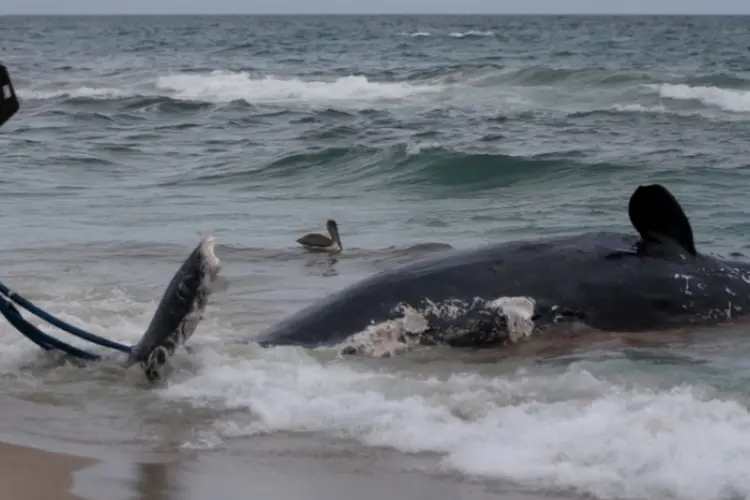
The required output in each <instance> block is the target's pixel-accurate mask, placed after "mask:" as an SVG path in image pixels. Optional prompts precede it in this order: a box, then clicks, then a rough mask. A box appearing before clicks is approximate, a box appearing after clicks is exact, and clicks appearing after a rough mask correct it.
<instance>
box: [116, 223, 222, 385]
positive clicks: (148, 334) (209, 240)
mask: <svg viewBox="0 0 750 500" xmlns="http://www.w3.org/2000/svg"><path fill="white" fill-rule="evenodd" d="M215 246H216V240H215V238H214V237H213V236H205V237H203V238H202V239H201V241H200V243H199V244H198V245H197V246H196V247H195V248H194V249H193V251H192V252H191V253H190V255H188V257H187V258H186V259H185V261H184V262H183V263H182V265H181V266H180V267H179V268H178V269H177V272H176V273H175V274H174V276H173V277H172V279H171V280H170V282H169V284H168V285H167V287H166V289H165V290H164V293H163V295H162V297H161V300H160V301H159V304H158V305H157V307H156V310H155V311H154V315H153V316H152V318H151V322H150V323H149V325H148V327H147V328H146V331H145V333H144V334H143V335H142V336H141V338H140V340H139V341H138V343H136V344H135V345H133V346H132V347H131V349H130V352H129V354H128V356H127V359H126V360H125V366H124V368H125V369H126V370H128V371H129V372H130V373H132V374H134V375H135V376H137V375H138V374H139V373H142V374H143V375H144V376H145V378H146V380H147V381H148V382H157V381H160V380H165V379H166V378H167V376H168V374H169V371H170V365H169V360H170V358H171V357H172V356H173V355H174V353H175V351H176V350H177V349H178V348H180V347H185V348H186V349H187V348H188V346H187V343H188V341H189V340H190V338H191V337H192V336H193V334H194V333H195V330H196V329H197V327H198V324H199V323H200V321H201V320H202V319H203V317H204V313H205V310H206V307H207V305H208V300H209V297H210V296H211V295H212V294H213V293H214V292H215V291H216V290H217V283H218V282H217V280H218V275H219V271H220V270H221V260H220V259H219V257H218V255H217V254H216V251H215Z"/></svg>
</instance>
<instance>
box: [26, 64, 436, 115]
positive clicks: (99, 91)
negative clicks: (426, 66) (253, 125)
mask: <svg viewBox="0 0 750 500" xmlns="http://www.w3.org/2000/svg"><path fill="white" fill-rule="evenodd" d="M444 88H445V87H444V86H441V85H437V84H418V83H410V82H375V81H370V80H368V79H367V77H365V76H361V75H351V76H346V77H339V78H332V79H330V80H306V79H301V78H278V77H275V76H273V75H253V74H250V73H247V72H244V71H239V72H237V71H218V70H217V71H213V72H211V73H206V74H185V73H176V74H168V75H164V76H160V77H158V78H156V79H155V80H151V81H141V82H132V83H130V84H127V85H123V86H122V87H112V86H101V87H91V86H88V85H78V86H70V87H68V88H60V89H55V90H43V89H19V91H18V93H19V95H20V96H21V97H22V98H23V99H55V98H60V97H82V98H89V99H122V98H128V97H136V96H143V97H156V96H168V97H172V98H175V99H183V100H191V101H203V102H212V103H226V102H231V101H238V100H242V101H246V102H248V103H252V104H274V103H280V104H295V103H296V104H310V105H322V106H328V105H337V106H354V107H357V106H360V105H362V104H369V105H371V104H374V103H377V102H378V101H382V102H394V101H396V102H402V101H403V100H404V99H409V98H414V97H416V96H420V95H434V94H436V93H439V92H441V91H442V90H444Z"/></svg>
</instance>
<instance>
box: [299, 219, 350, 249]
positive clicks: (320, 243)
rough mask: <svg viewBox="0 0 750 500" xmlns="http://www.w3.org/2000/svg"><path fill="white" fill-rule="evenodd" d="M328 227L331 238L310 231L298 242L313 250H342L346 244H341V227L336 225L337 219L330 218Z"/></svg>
mask: <svg viewBox="0 0 750 500" xmlns="http://www.w3.org/2000/svg"><path fill="white" fill-rule="evenodd" d="M326 228H327V229H328V234H330V235H331V237H330V238H329V237H328V236H324V235H322V234H318V233H310V234H306V235H304V236H303V237H301V238H300V239H298V240H297V243H299V244H300V245H302V246H303V247H305V248H306V249H307V250H309V251H311V252H330V253H338V252H340V251H341V250H342V249H343V248H344V246H343V245H342V244H341V238H340V237H339V228H338V226H337V225H336V221H335V220H333V219H328V222H326Z"/></svg>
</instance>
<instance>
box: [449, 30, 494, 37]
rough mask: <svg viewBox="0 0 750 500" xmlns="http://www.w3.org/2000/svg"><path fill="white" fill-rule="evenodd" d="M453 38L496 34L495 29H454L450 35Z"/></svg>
mask: <svg viewBox="0 0 750 500" xmlns="http://www.w3.org/2000/svg"><path fill="white" fill-rule="evenodd" d="M449 36H450V37H452V38H473V37H486V36H495V32H494V31H479V30H469V31H465V32H460V31H453V32H451V33H450V35H449Z"/></svg>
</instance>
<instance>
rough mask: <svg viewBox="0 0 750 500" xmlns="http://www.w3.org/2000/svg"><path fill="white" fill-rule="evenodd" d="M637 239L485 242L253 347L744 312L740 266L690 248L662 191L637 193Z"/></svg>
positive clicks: (385, 280) (712, 320)
mask: <svg viewBox="0 0 750 500" xmlns="http://www.w3.org/2000/svg"><path fill="white" fill-rule="evenodd" d="M628 213H629V217H630V221H631V223H632V225H633V227H634V228H635V229H636V232H637V233H638V234H622V233H614V232H590V233H584V234H579V235H575V236H561V237H553V238H546V239H539V240H534V241H518V242H509V243H499V244H492V245H488V246H485V247H482V248H478V249H472V250H462V251H461V250H459V251H454V252H451V253H448V254H441V255H438V256H435V257H432V258H427V259H425V260H421V261H418V262H414V263H411V264H408V265H405V266H402V267H399V268H396V269H392V270H389V271H386V272H382V273H379V274H376V275H374V276H371V277H369V278H366V279H364V280H362V281H360V282H359V283H356V284H354V285H352V286H349V287H348V288H345V289H344V290H342V291H340V292H338V293H336V294H334V295H332V296H330V297H328V298H325V299H323V300H321V301H319V302H317V303H314V304H313V305H311V306H309V307H307V308H305V309H303V310H301V311H299V312H298V313H296V314H294V315H292V316H291V317H288V318H286V319H285V320H282V321H281V322H280V323H278V324H276V325H275V326H272V327H271V328H269V329H267V330H266V331H264V332H261V334H260V335H259V336H258V337H256V338H254V339H252V340H253V341H254V342H258V343H260V344H261V345H263V346H274V345H298V346H304V347H317V346H324V345H329V346H330V345H336V344H339V343H341V342H343V341H345V340H350V339H351V338H352V337H353V336H355V335H356V334H358V333H360V332H363V331H364V330H366V329H367V328H368V327H370V326H371V325H373V324H383V323H384V322H393V321H401V322H402V323H403V324H404V325H406V323H408V321H406V320H407V319H408V314H407V313H408V312H409V311H410V310H416V311H418V312H419V316H420V317H421V318H423V321H422V322H421V323H420V322H416V323H418V324H413V325H412V326H408V325H407V326H404V327H403V328H401V330H400V332H399V333H397V335H399V336H400V337H399V338H398V340H400V341H402V342H405V341H407V340H409V339H411V341H412V342H418V343H438V344H440V343H442V344H448V345H453V346H494V345H503V344H507V343H514V342H518V341H519V340H522V339H524V338H527V337H529V336H534V334H535V333H539V332H540V331H544V330H545V329H547V328H548V327H549V326H550V325H554V324H556V323H559V322H580V323H583V324H586V325H588V326H590V327H593V328H595V329H598V330H603V331H631V332H632V331H646V330H663V329H668V328H673V327H679V326H687V325H700V324H716V323H719V322H723V321H726V320H729V319H731V318H733V317H735V316H741V315H744V314H747V313H748V312H750V263H748V262H742V261H734V260H724V259H721V258H716V257H712V256H708V255H705V254H700V253H698V252H697V251H696V248H695V244H694V241H693V232H692V229H691V227H690V222H689V221H688V218H687V216H686V215H685V213H684V212H683V210H682V208H681V207H680V205H679V203H678V202H677V200H676V199H675V198H674V197H673V196H672V194H671V193H670V192H669V191H668V190H667V189H666V188H664V187H663V186H661V185H658V184H652V185H648V186H639V187H638V188H637V189H636V190H635V191H634V192H633V194H632V195H631V198H630V201H629V205H628Z"/></svg>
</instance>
